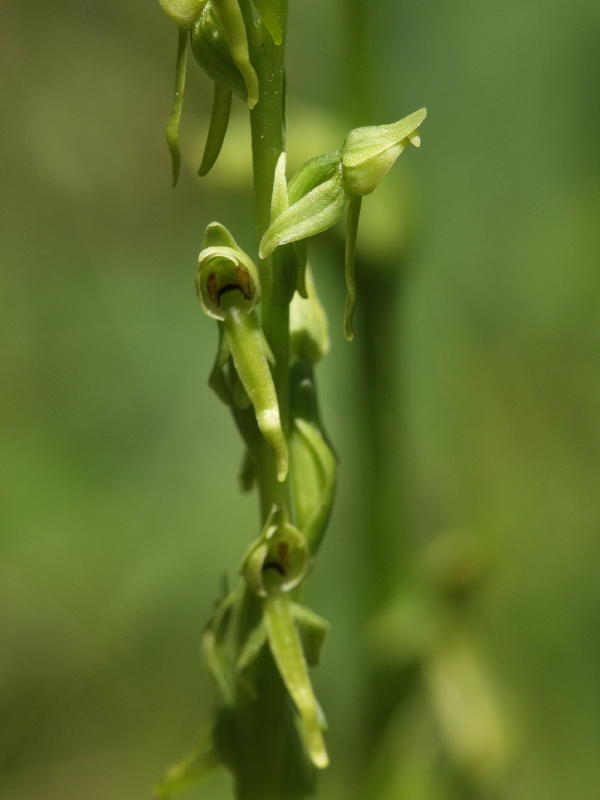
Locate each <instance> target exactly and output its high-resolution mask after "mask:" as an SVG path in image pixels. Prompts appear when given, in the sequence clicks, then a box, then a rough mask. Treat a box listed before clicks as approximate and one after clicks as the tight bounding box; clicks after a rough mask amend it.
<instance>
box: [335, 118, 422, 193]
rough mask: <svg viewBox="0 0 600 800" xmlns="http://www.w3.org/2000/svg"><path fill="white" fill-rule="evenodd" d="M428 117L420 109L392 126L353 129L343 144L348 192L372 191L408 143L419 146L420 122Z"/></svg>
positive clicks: (343, 160)
mask: <svg viewBox="0 0 600 800" xmlns="http://www.w3.org/2000/svg"><path fill="white" fill-rule="evenodd" d="M426 116H427V110H426V109H425V108H421V109H420V110H419V111H415V112H414V113H413V114H409V115H408V116H407V117H404V118H403V119H401V120H399V121H398V122H394V123H392V124H391V125H370V126H368V127H366V128H355V129H354V130H352V131H350V133H349V134H348V135H347V136H346V139H345V140H344V144H343V146H342V163H343V165H344V182H345V185H346V188H347V189H348V191H350V192H352V193H353V194H357V195H365V194H370V193H371V192H372V191H373V190H374V189H375V187H376V186H377V184H378V183H379V182H380V181H381V179H382V178H383V177H384V176H385V175H386V173H387V172H388V170H389V169H390V167H391V166H392V164H393V163H394V161H395V160H396V159H397V158H398V156H399V155H400V153H401V152H402V151H403V150H404V148H405V147H406V146H407V145H408V144H413V145H414V146H415V147H419V145H420V144H421V140H420V138H419V136H418V134H417V129H418V127H419V125H420V124H421V123H422V122H423V120H424V119H425V117H426Z"/></svg>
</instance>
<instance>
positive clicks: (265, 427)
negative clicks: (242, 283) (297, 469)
mask: <svg viewBox="0 0 600 800" xmlns="http://www.w3.org/2000/svg"><path fill="white" fill-rule="evenodd" d="M235 293H236V294H239V292H238V291H237V290H235ZM225 297H226V298H227V299H228V300H233V303H232V305H230V306H229V307H227V305H225V319H224V325H225V335H226V336H227V344H228V345H229V351H230V353H231V357H232V359H233V363H234V365H235V369H236V372H237V374H238V375H239V378H240V381H241V382H242V384H243V386H244V389H245V390H246V392H247V394H248V397H249V398H250V402H251V403H252V405H253V406H254V413H255V414H256V421H257V423H258V427H259V429H260V432H261V433H262V435H263V436H264V437H265V439H266V440H267V442H268V443H269V444H270V445H271V447H272V448H273V450H274V452H275V458H276V462H277V480H279V481H284V480H285V478H286V476H287V472H288V449H287V444H286V441H285V436H284V433H283V429H282V427H281V417H280V414H279V405H278V402H277V392H276V391H275V385H274V383H273V376H272V375H271V370H270V368H269V363H268V361H267V354H266V350H265V344H264V336H263V333H262V331H261V329H260V327H259V325H258V320H257V318H256V314H255V313H253V312H250V313H248V312H245V311H243V310H241V309H240V308H238V307H237V306H236V305H235V304H234V303H235V299H234V298H232V297H231V294H230V293H228V295H225Z"/></svg>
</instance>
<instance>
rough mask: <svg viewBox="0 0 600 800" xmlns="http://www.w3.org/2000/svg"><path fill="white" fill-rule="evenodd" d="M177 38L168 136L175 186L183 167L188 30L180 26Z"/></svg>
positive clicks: (167, 129)
mask: <svg viewBox="0 0 600 800" xmlns="http://www.w3.org/2000/svg"><path fill="white" fill-rule="evenodd" d="M177 36H178V39H177V60H176V62H175V93H174V95H173V107H172V109H171V114H170V116H169V120H168V122H167V128H166V131H165V133H166V136H167V145H168V147H169V152H170V153H171V168H172V172H173V186H176V185H177V181H178V179H179V170H180V168H181V154H180V152H179V124H180V122H181V112H182V111H183V95H184V92H185V76H186V72H187V31H185V30H184V29H183V28H180V29H179V31H178V34H177Z"/></svg>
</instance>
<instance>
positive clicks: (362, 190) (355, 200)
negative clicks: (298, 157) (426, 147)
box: [259, 108, 427, 339]
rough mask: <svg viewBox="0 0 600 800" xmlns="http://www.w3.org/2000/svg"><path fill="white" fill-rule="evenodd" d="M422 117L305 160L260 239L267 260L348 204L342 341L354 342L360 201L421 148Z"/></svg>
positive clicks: (378, 128)
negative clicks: (407, 153)
mask: <svg viewBox="0 0 600 800" xmlns="http://www.w3.org/2000/svg"><path fill="white" fill-rule="evenodd" d="M426 116H427V110H426V109H424V108H422V109H420V110H419V111H415V112H414V113H413V114H409V115H408V116H407V117H404V118H403V119H401V120H399V121H398V122H394V123H392V124H391V125H372V126H369V127H366V128H356V129H354V130H352V131H350V133H349V134H348V135H347V136H346V138H345V139H344V143H343V145H342V148H341V150H339V151H335V152H331V153H325V154H324V155H322V156H317V157H316V158H313V159H311V160H310V161H307V162H306V164H305V165H304V166H303V167H302V168H301V169H300V170H299V172H298V173H297V174H296V175H295V176H294V178H293V179H292V180H291V181H290V183H289V186H288V206H287V207H286V208H285V209H284V210H281V211H280V213H279V214H278V215H276V216H274V217H273V219H272V221H271V224H270V225H269V227H268V228H267V230H266V231H265V233H264V235H263V237H262V239H261V242H260V247H259V255H260V257H261V258H268V256H270V255H271V253H272V252H273V251H274V250H275V249H276V248H277V247H281V246H282V245H286V244H289V243H290V242H300V241H303V240H306V239H308V238H310V237H311V236H315V235H316V234H318V233H322V232H323V231H326V230H328V229H329V228H331V227H332V226H333V225H335V224H336V222H338V221H339V220H340V219H341V217H342V215H343V213H344V209H345V208H346V206H347V209H348V210H347V218H346V249H345V256H344V273H345V277H346V290H347V295H346V310H345V315H344V317H345V318H344V332H345V335H346V338H347V339H352V338H354V331H353V327H352V318H353V315H354V308H355V305H356V279H355V275H354V260H355V251H356V237H357V231H358V221H359V217H360V209H361V201H362V197H363V196H364V195H367V194H371V192H373V191H374V190H375V188H376V187H377V185H378V184H379V183H380V181H381V180H382V179H383V178H384V176H385V175H386V174H387V172H388V171H389V170H390V168H391V167H392V165H393V164H394V162H395V161H396V159H397V158H398V156H399V155H400V154H401V153H402V151H403V150H404V149H405V147H407V145H409V144H412V145H413V146H415V147H419V146H420V144H421V139H420V137H419V135H418V128H419V126H420V125H421V123H422V122H423V121H424V119H425V117H426ZM278 191H280V190H278Z"/></svg>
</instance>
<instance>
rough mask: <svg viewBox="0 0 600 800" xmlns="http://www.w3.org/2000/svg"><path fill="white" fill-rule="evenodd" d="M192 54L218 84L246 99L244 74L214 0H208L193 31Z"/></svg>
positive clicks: (191, 37)
mask: <svg viewBox="0 0 600 800" xmlns="http://www.w3.org/2000/svg"><path fill="white" fill-rule="evenodd" d="M190 39H191V44H192V53H193V54H194V58H195V59H196V61H197V62H198V64H199V65H200V66H201V67H202V69H203V70H204V71H205V72H206V74H207V75H208V76H209V77H210V78H212V79H213V81H214V82H215V83H216V84H218V85H219V86H225V87H227V88H228V89H232V90H233V91H236V92H237V93H238V94H240V95H241V96H242V97H243V98H244V99H245V98H246V85H245V83H244V78H243V77H242V73H241V72H240V70H239V68H238V67H237V65H236V63H235V62H234V60H233V58H232V56H231V51H230V49H229V45H228V43H227V38H226V36H225V31H224V30H223V25H222V24H221V21H220V19H219V17H218V16H217V13H216V11H215V7H214V4H213V2H212V0H207V2H205V4H204V6H203V8H202V11H201V12H200V13H199V14H198V16H197V17H196V19H195V21H194V24H193V27H192V31H191V36H190Z"/></svg>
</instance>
